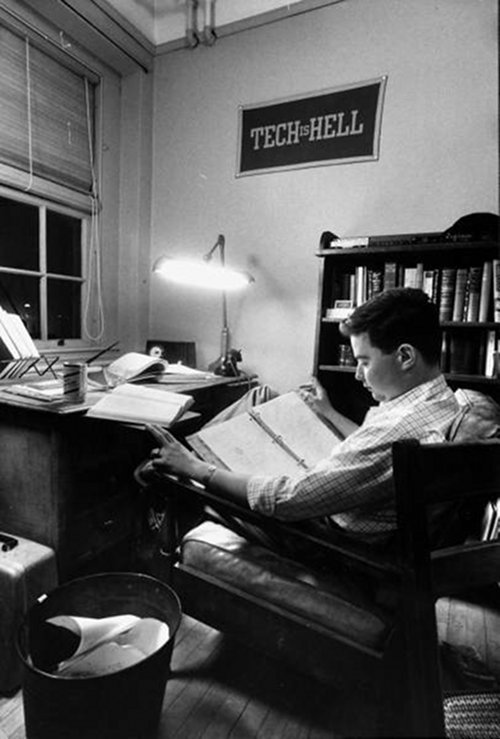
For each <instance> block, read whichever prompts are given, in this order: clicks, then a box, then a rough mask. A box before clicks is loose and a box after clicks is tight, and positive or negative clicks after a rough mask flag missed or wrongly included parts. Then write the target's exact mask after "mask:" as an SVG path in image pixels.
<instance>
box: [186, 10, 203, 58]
mask: <svg viewBox="0 0 500 739" xmlns="http://www.w3.org/2000/svg"><path fill="white" fill-rule="evenodd" d="M186 40H187V44H188V46H189V47H190V48H191V49H196V47H197V46H198V44H199V43H200V34H199V32H198V0H187V5H186Z"/></svg>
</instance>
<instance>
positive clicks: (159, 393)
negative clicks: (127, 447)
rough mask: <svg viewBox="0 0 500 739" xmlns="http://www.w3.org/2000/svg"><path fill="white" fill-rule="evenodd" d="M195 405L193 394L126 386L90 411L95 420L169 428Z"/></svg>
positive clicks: (119, 388)
mask: <svg viewBox="0 0 500 739" xmlns="http://www.w3.org/2000/svg"><path fill="white" fill-rule="evenodd" d="M192 404H193V398H192V397H191V396H190V395H183V394H182V393H173V392H171V391H169V390H163V389H158V390H157V389H156V388H150V387H141V386H137V385H132V384H131V383H124V384H122V385H118V387H115V388H113V390H110V391H109V392H108V393H106V394H105V395H104V396H103V397H102V398H101V399H100V400H98V401H97V403H96V404H95V405H94V406H92V408H90V410H88V411H87V416H90V417H93V418H108V419H111V420H113V421H129V422H131V423H159V424H160V425H162V426H169V425H171V424H172V423H174V422H175V421H177V420H178V419H179V418H180V417H181V416H182V414H183V413H185V411H187V410H188V409H189V408H190V407H191V406H192Z"/></svg>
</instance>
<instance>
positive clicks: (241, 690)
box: [0, 616, 373, 739]
mask: <svg viewBox="0 0 500 739" xmlns="http://www.w3.org/2000/svg"><path fill="white" fill-rule="evenodd" d="M367 735H368V736H369V735H372V736H373V708H372V707H370V706H369V705H368V704H367V703H366V702H364V705H363V711H362V712H361V713H360V712H359V710H354V711H353V705H352V701H349V700H347V699H346V697H345V696H343V695H341V694H340V693H335V691H332V688H331V687H327V686H324V685H321V684H318V683H315V682H314V681H311V680H310V679H308V678H304V676H302V675H298V674H295V673H294V672H292V671H291V670H290V669H287V668H284V667H283V666H282V665H280V664H278V663H276V662H275V661H274V660H272V659H271V658H268V657H266V656H264V655H262V654H260V653H256V652H254V651H250V650H249V649H246V648H245V647H244V646H242V645H241V644H239V643H237V642H234V641H232V640H229V639H228V638H227V637H224V636H223V635H222V634H220V633H219V632H217V631H215V630H214V629H211V628H210V627H208V626H206V625H204V624H201V623H200V622H198V621H195V620H194V619H192V618H189V617H187V616H184V617H183V621H182V623H181V627H180V629H179V632H178V634H177V637H176V643H175V648H174V652H173V656H172V676H171V678H170V680H169V682H168V685H167V690H166V694H165V700H164V703H163V710H162V715H161V720H160V727H159V732H158V739H167V737H168V739H226V738H227V739H228V738H229V737H231V739H250V737H260V738H262V739H264V738H265V739H268V738H269V739H271V738H272V739H333V738H336V737H346V736H350V737H352V736H367ZM0 739H26V734H25V730H24V721H23V711H22V697H21V692H20V691H19V692H18V693H16V695H14V696H13V697H11V698H1V697H0ZM68 739H77V735H76V734H75V736H74V737H68ZM96 739H98V737H96ZM137 739H140V738H139V737H138V738H137Z"/></svg>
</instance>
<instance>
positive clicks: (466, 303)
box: [337, 259, 500, 322]
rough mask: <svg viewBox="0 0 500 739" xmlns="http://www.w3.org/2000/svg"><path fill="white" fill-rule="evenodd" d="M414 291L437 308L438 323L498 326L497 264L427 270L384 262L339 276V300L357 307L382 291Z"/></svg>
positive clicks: (499, 277)
mask: <svg viewBox="0 0 500 739" xmlns="http://www.w3.org/2000/svg"><path fill="white" fill-rule="evenodd" d="M392 287H416V288H419V289H421V290H423V291H424V292H426V293H427V294H428V295H429V297H430V298H431V299H432V301H433V302H434V303H436V305H438V306H439V318H440V320H441V321H456V322H463V321H466V322H476V321H480V322H485V321H496V322H500V260H499V259H493V260H491V261H484V262H481V263H477V264H473V265H470V266H458V267H457V266H454V267H442V268H434V267H433V268H427V267H426V266H425V265H424V264H423V263H422V262H419V263H417V264H415V265H413V266H405V265H402V264H398V263H397V262H385V263H384V264H383V265H381V266H380V267H367V266H366V265H359V266H357V267H356V268H355V270H354V272H352V273H346V274H344V275H342V283H341V286H340V292H341V295H340V296H337V298H338V297H340V299H341V300H347V301H351V305H352V306H356V305H361V304H362V303H364V302H365V301H366V300H368V299H369V298H371V297H373V296H374V295H376V294H377V293H379V292H381V291H382V290H387V289H389V288H392Z"/></svg>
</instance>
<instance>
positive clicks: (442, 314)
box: [439, 267, 457, 321]
mask: <svg viewBox="0 0 500 739" xmlns="http://www.w3.org/2000/svg"><path fill="white" fill-rule="evenodd" d="M456 276H457V270H456V267H445V268H444V269H442V270H441V290H440V292H439V320H440V321H451V318H452V314H453V300H454V296H455V281H456Z"/></svg>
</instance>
